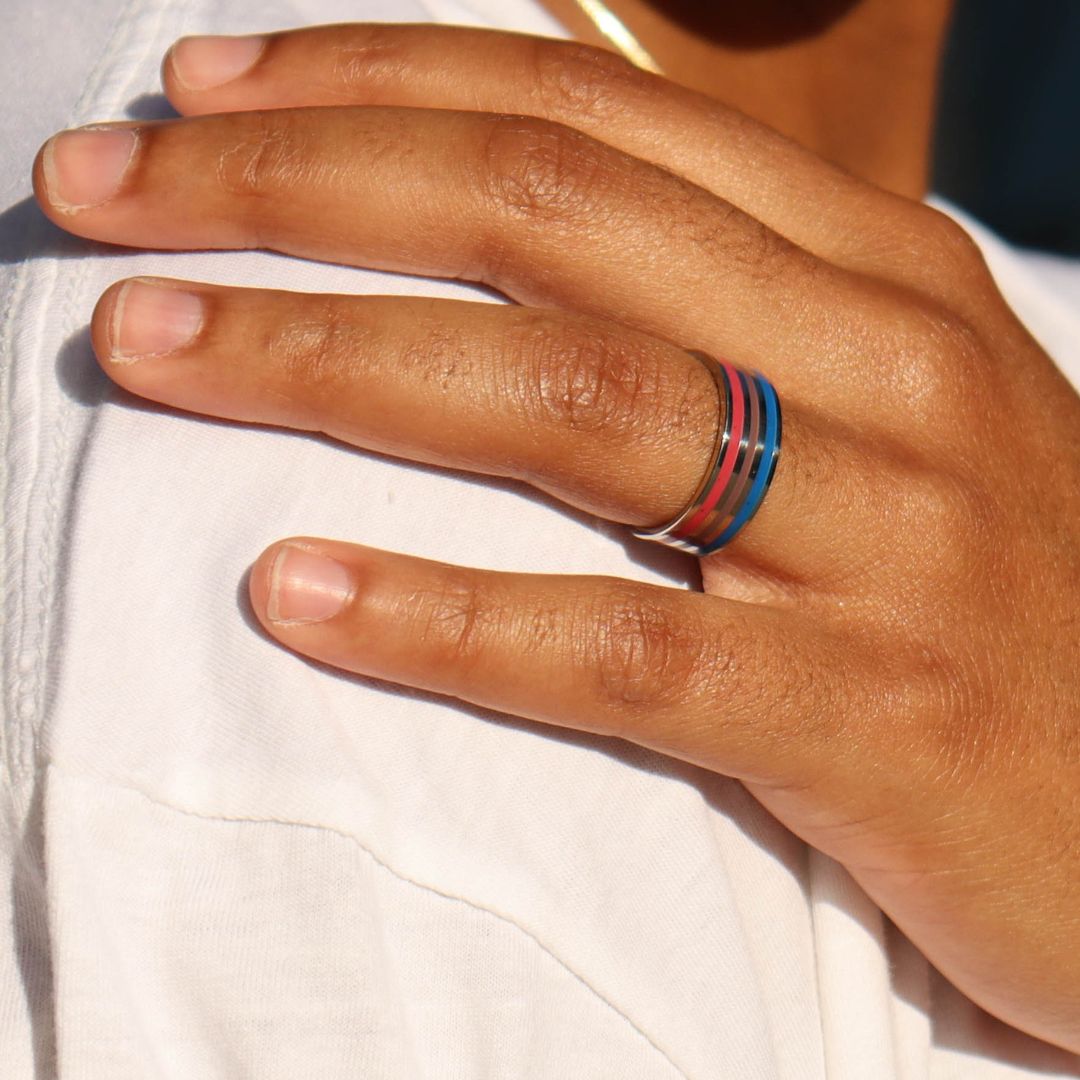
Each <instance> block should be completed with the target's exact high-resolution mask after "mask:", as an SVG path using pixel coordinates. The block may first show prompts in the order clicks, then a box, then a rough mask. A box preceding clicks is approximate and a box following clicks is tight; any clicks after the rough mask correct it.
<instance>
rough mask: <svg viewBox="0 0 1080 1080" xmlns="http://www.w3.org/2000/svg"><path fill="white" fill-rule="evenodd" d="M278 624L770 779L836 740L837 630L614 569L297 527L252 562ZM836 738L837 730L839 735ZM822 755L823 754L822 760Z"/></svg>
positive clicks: (489, 700)
mask: <svg viewBox="0 0 1080 1080" xmlns="http://www.w3.org/2000/svg"><path fill="white" fill-rule="evenodd" d="M250 595H251V601H252V604H253V606H254V609H255V612H256V614H257V616H258V618H259V620H260V621H261V622H262V624H263V626H264V627H265V628H266V630H267V631H268V632H269V633H270V634H271V635H272V636H273V637H274V638H275V639H277V640H278V641H279V642H281V643H282V644H283V645H285V646H287V647H289V648H291V649H294V650H295V651H297V652H299V653H302V654H304V655H307V656H310V657H312V658H314V659H317V660H320V661H322V662H324V663H328V664H331V665H333V666H335V667H339V668H343V669H345V670H347V671H352V672H356V673H358V674H362V675H370V676H374V677H376V678H380V679H386V680H389V681H391V682H396V683H402V684H405V685H409V686H415V687H419V688H422V689H425V690H430V691H434V692H436V693H441V694H447V695H451V696H454V697H457V698H460V699H462V700H465V701H469V702H472V703H473V704H477V705H481V706H484V707H488V708H493V709H498V710H500V711H504V712H509V713H513V714H515V715H518V716H522V717H526V718H529V719H532V720H539V721H543V722H545V723H550V724H555V725H558V726H560V727H571V728H577V729H579V730H582V731H590V732H594V733H597V734H601V735H611V736H618V737H621V738H624V739H628V740H630V741H632V742H636V743H638V744H640V745H642V746H647V747H649V748H650V749H654V750H657V751H660V752H661V753H665V754H668V755H670V756H673V757H678V758H682V759H683V760H686V761H689V762H692V763H694V764H697V765H701V766H704V767H706V768H708V769H711V770H714V771H717V772H722V773H726V774H727V775H730V776H736V777H738V778H740V779H744V780H752V781H755V782H759V783H763V784H769V785H772V784H781V785H782V784H785V783H788V782H790V781H791V779H792V777H802V778H805V777H806V776H807V774H808V771H809V772H816V771H817V769H816V768H815V766H816V765H820V764H821V763H822V760H823V758H822V755H826V754H831V755H833V756H835V740H834V739H833V738H831V737H830V733H829V732H825V731H823V730H822V729H821V723H815V722H811V721H810V718H824V717H828V718H829V720H828V722H829V724H830V725H831V726H832V727H833V728H835V726H836V725H837V724H839V723H840V722H841V721H840V720H839V719H838V717H839V716H840V715H841V712H840V710H839V709H837V708H833V707H830V704H829V703H828V702H826V701H824V700H821V698H822V697H823V689H822V688H823V687H824V686H826V685H828V684H829V683H831V682H832V680H827V679H819V678H813V677H807V673H808V672H810V671H811V670H813V668H815V667H816V668H819V669H820V668H821V667H822V666H823V665H825V664H826V663H828V665H829V666H834V665H835V660H834V659H829V658H828V649H829V646H828V644H827V643H828V642H829V641H830V635H829V634H827V633H826V632H824V631H823V630H822V629H821V628H820V627H818V626H816V625H814V626H811V625H810V616H809V614H808V613H804V612H803V611H791V610H790V609H785V610H782V611H781V610H779V609H773V608H770V607H766V606H763V605H756V604H746V603H741V602H738V601H733V600H728V599H725V598H721V597H718V596H710V595H706V594H703V593H697V592H689V591H683V590H679V589H668V588H664V587H661V586H657V585H651V584H645V583H641V582H633V581H628V580H624V579H621V578H616V577H604V576H589V575H566V576H564V575H555V574H515V573H507V572H503V571H492V570H479V569H473V568H469V567H463V566H453V565H449V564H447V563H441V562H436V561H432V560H428V559H420V558H416V557H413V556H407V555H401V554H396V553H393V552H388V551H382V550H378V549H375V548H370V547H365V546H361V545H358V544H350V543H345V542H342V541H335V540H326V539H315V538H311V537H294V538H291V539H289V540H287V541H283V542H279V543H277V544H274V545H272V546H271V547H269V548H268V549H267V550H266V551H264V552H263V553H262V554H261V555H260V556H259V558H258V559H257V560H256V562H255V564H254V566H253V568H252V573H251V579H250ZM831 734H832V735H835V730H834V731H833V732H832V733H831ZM815 759H817V760H815Z"/></svg>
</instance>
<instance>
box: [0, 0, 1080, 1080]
mask: <svg viewBox="0 0 1080 1080" xmlns="http://www.w3.org/2000/svg"><path fill="white" fill-rule="evenodd" d="M72 10H73V9H72V8H71V6H70V5H66V4H64V3H63V2H62V0H17V2H16V4H15V5H14V10H11V9H10V7H9V8H8V9H6V11H5V14H6V22H7V25H6V30H7V34H6V36H5V37H4V38H2V39H0V61H2V63H0V72H2V74H0V80H2V85H3V87H4V89H5V91H6V95H5V101H6V103H7V107H6V109H5V117H6V119H5V121H4V124H5V127H4V129H3V154H2V160H0V191H2V193H3V197H4V200H5V201H4V203H3V205H4V206H6V207H7V209H6V210H4V212H3V214H2V215H0V242H2V245H3V247H2V250H0V254H2V256H3V258H2V266H0V300H2V309H0V310H2V316H0V318H2V323H0V380H2V382H0V390H2V393H3V398H2V403H0V415H2V416H3V423H4V430H3V437H4V455H5V456H4V472H3V478H2V485H3V486H2V496H3V514H4V528H3V543H4V548H3V553H2V554H3V571H4V574H5V582H4V609H3V619H4V622H3V636H2V646H3V695H4V696H3V710H4V712H3V717H4V722H3V725H2V728H0V737H2V740H3V743H2V747H0V749H2V759H0V760H2V764H3V768H4V770H5V780H6V783H4V785H3V788H2V792H3V794H2V800H3V807H4V813H3V815H2V817H0V822H2V829H0V871H2V873H3V882H2V887H0V911H2V912H3V918H4V922H5V931H4V934H3V935H2V937H0V1077H2V1078H3V1080H23V1078H29V1077H34V1078H36V1080H44V1078H48V1077H52V1076H54V1075H60V1076H62V1077H64V1078H65V1080H82V1078H92V1080H104V1078H108V1080H127V1078H139V1080H144V1078H169V1080H204V1078H205V1080H211V1078H215V1080H216V1078H229V1080H238V1078H242V1077H259V1078H261V1080H276V1078H296V1077H304V1078H308V1077H317V1078H319V1080H334V1078H339V1077H340V1078H344V1077H364V1078H384V1077H385V1078H394V1080H402V1078H405V1080H429V1078H444V1077H445V1078H454V1080H466V1078H498V1080H507V1078H514V1077H521V1078H530V1080H537V1078H560V1080H563V1078H567V1077H572V1078H593V1077H599V1078H618V1080H636V1078H642V1080H645V1078H648V1080H654V1078H665V1080H666V1078H678V1077H681V1078H684V1080H686V1078H693V1080H706V1078H713V1077H738V1078H773V1077H780V1078H808V1077H809V1078H813V1077H826V1076H827V1077H830V1078H837V1080H845V1078H852V1080H855V1078H857V1080H864V1078H874V1080H889V1078H894V1077H895V1078H904V1080H911V1078H921V1077H933V1078H936V1080H947V1078H954V1077H955V1078H965V1080H966V1078H971V1077H977V1078H983V1077H986V1078H990V1077H1014V1076H1039V1077H1048V1076H1071V1075H1076V1072H1077V1071H1078V1067H1080V1063H1078V1061H1077V1059H1076V1058H1075V1057H1072V1056H1070V1055H1067V1054H1064V1053H1061V1052H1059V1051H1056V1050H1054V1049H1052V1048H1050V1047H1048V1046H1046V1045H1045V1044H1042V1043H1039V1042H1036V1041H1035V1040H1032V1039H1029V1038H1027V1037H1025V1036H1022V1035H1020V1034H1018V1033H1017V1032H1015V1031H1013V1030H1011V1029H1008V1028H1006V1027H1005V1026H1004V1025H1001V1024H999V1023H998V1022H996V1021H993V1020H991V1019H990V1018H988V1017H987V1016H986V1015H985V1014H983V1013H981V1012H980V1011H979V1010H977V1009H976V1008H974V1006H972V1005H971V1004H970V1003H969V1002H967V1001H966V999H964V998H963V997H962V996H961V995H960V994H958V993H957V992H956V991H955V990H953V989H952V988H951V987H950V986H949V985H948V984H947V983H945V982H944V981H943V980H942V979H941V978H940V977H939V976H938V975H937V974H936V973H935V972H934V971H933V969H932V968H930V967H929V966H928V965H927V963H926V962H925V960H924V959H923V958H922V957H921V955H920V954H919V953H918V952H917V951H916V950H915V949H914V948H913V947H912V946H911V945H910V944H909V943H908V942H907V941H906V940H905V939H904V938H903V937H902V936H901V935H900V934H899V933H897V932H896V930H895V929H894V928H893V927H892V926H891V924H890V923H889V922H888V921H887V920H886V919H884V918H883V917H882V915H881V913H880V912H879V911H878V910H877V909H876V908H875V907H874V906H873V905H872V904H871V903H870V902H869V901H868V900H867V898H866V897H865V896H864V894H863V893H862V892H861V891H860V890H859V889H858V888H857V887H856V886H855V885H854V883H853V882H852V880H851V879H850V877H849V876H848V875H847V874H846V873H845V872H844V871H843V870H842V869H841V868H840V867H839V866H837V865H836V864H835V863H833V862H832V861H831V860H829V859H827V858H824V857H822V856H820V855H818V854H817V853H815V852H813V851H811V850H808V849H807V847H806V845H805V844H803V843H802V842H801V841H799V840H798V839H796V838H795V837H794V836H793V835H792V834H790V833H789V832H787V831H786V830H785V829H784V828H782V827H781V826H780V825H778V824H777V823H776V822H775V821H774V820H773V819H772V818H770V817H769V815H768V814H766V813H765V812H763V811H762V810H761V809H759V808H758V806H757V804H756V803H755V802H754V801H753V800H752V799H750V798H749V796H748V795H747V794H746V793H745V791H744V789H743V788H742V787H741V786H740V785H739V784H737V783H735V782H732V781H730V780H727V779H725V778H722V777H719V776H715V775H711V774H709V773H707V772H705V771H703V770H700V769H696V768H693V767H691V766H687V765H684V764H681V763H678V762H674V761H671V760H668V759H666V758H664V757H662V756H660V755H657V754H654V753H651V752H649V751H646V750H643V749H640V748H637V747H635V746H632V745H629V744H624V743H618V742H613V741H606V740H603V739H599V738H594V737H590V736H587V735H581V734H576V733H574V732H570V731H561V730H554V729H550V728H545V727H543V726H542V725H538V724H531V723H526V722H522V721H516V720H511V719H508V718H504V717H500V716H496V715H493V714H485V713H483V712H482V711H480V710H477V709H471V708H466V707H461V706H458V705H455V704H453V703H452V702H449V701H446V700H440V699H436V698H434V697H431V696H427V695H424V694H418V693H413V692H409V691H403V690H399V689H397V688H395V687H391V686H387V685H379V684H376V683H374V682H371V681H367V680H363V679H358V678H352V677H349V676H347V675H344V674H341V673H338V672H335V671H332V670H329V669H327V668H324V667H320V666H318V665H316V664H314V663H309V662H305V661H304V660H302V659H300V658H298V657H297V656H295V655H294V654H292V653H290V652H288V651H286V650H284V649H282V648H280V647H279V646H277V645H276V644H274V643H273V642H272V641H270V640H269V639H268V638H267V637H265V636H264V635H263V634H262V633H261V632H260V631H259V630H258V629H257V627H256V626H255V624H254V623H253V620H252V618H251V617H250V615H249V614H248V612H247V610H246V584H245V572H246V570H247V568H248V566H249V564H250V562H251V561H252V560H253V558H254V557H255V556H256V555H257V554H258V552H259V551H261V550H262V548H263V547H264V546H265V545H266V544H268V543H269V542H271V541H272V540H274V539H277V538H280V537H283V536H287V535H291V534H298V533H305V534H313V535H324V536H329V537H339V538H344V539H354V540H356V541H359V542H363V543H368V544H373V545H376V546H382V547H387V548H391V549H396V550H402V551H410V552H414V553H416V554H419V555H424V556H429V557H432V558H438V559H444V560H448V561H456V562H462V563H467V564H472V565H477V566H487V567H495V568H505V569H514V570H529V571H551V572H558V571H570V572H579V573H580V572H585V573H608V574H621V575H624V576H627V577H633V578H637V579H640V580H643V581H656V582H662V583H666V584H671V585H675V586H681V587H688V586H689V583H688V582H687V581H686V580H685V579H684V578H683V577H682V576H681V575H683V574H684V572H685V568H684V560H683V559H682V557H681V556H675V555H671V556H670V557H669V555H668V553H666V552H664V551H660V550H657V551H655V552H654V551H652V550H651V549H650V551H649V552H647V553H642V552H641V551H639V550H637V548H638V547H641V546H642V545H624V543H622V542H621V541H622V537H623V532H622V530H620V529H617V528H614V527H607V526H605V525H604V524H597V523H595V522H593V521H590V520H588V519H587V518H585V517H583V516H580V515H577V514H574V513H570V512H566V511H565V510H562V509H560V508H558V507H557V506H555V505H554V504H553V503H552V502H551V501H550V500H546V499H542V498H539V497H536V496H535V495H533V494H530V493H529V492H528V491H527V490H526V489H525V488H524V487H518V486H512V485H506V484H502V483H491V482H488V481H486V480H485V479H483V478H479V477H468V476H463V475H456V474H452V473H449V472H445V471H439V470H435V469H428V468H423V467H418V466H412V465H410V464H407V463H404V462H401V461H396V460H391V459H389V458H381V457H378V456H376V455H371V454H365V453H361V452H353V451H350V450H348V449H347V448H344V447H343V446H341V445H340V444H331V443H330V442H329V441H325V440H321V439H319V438H316V437H313V436H308V435H303V434H295V433H290V432H285V431H277V430H270V429H266V428H257V427H248V426H244V425H240V424H230V423H223V422H216V421H213V420H210V419H204V418H199V417H196V416H193V415H190V414H184V413H181V412H179V411H175V410H170V409H167V408H161V407H157V406H155V405H153V404H151V403H149V402H146V401H144V400H142V399H138V398H135V397H134V396H132V395H128V394H125V393H124V392H123V391H121V390H119V389H118V388H117V387H116V386H115V385H114V384H112V383H111V382H110V381H109V380H108V379H107V378H106V377H105V376H104V375H103V374H102V373H101V372H100V371H99V369H98V367H97V365H96V363H95V361H94V360H93V358H92V355H91V353H90V348H89V344H88V339H87V334H86V325H87V321H88V319H89V315H90V312H91V310H92V308H93V305H94V302H95V300H96V298H97V297H98V295H100V293H101V292H102V290H103V289H104V288H105V287H106V286H107V285H108V284H109V283H110V282H112V281H114V280H116V279H117V278H119V277H122V276H126V275H129V274H135V273H157V274H168V275H177V276H186V277H191V278H196V279H203V280H209V281H218V282H223V283H236V284H250V285H267V286H273V287H278V288H289V289H296V290H303V291H340V292H347V291H353V292H358V293H365V292H378V293H388V292H391V293H392V292H396V293H402V294H415V293H423V294H430V295H439V296H453V297H464V298H471V299H477V300H491V299H492V298H491V296H490V294H489V293H487V292H485V291H483V290H480V289H476V288H472V287H470V286H467V285H461V284H454V283H448V282H440V281H433V280H429V279H424V278H413V277H409V276H405V275H393V274H384V273H376V272H371V271H367V270H351V269H345V268H341V267H332V266H325V265H316V264H309V263H305V262H303V261H300V260H295V259H288V258H284V257H281V256H275V255H271V254H266V253H254V252H247V253H197V254H188V253H184V254H164V253H148V252H140V251H129V250H123V249H117V248H112V247H108V246H105V245H93V244H88V243H85V242H83V241H79V240H76V239H73V238H71V237H69V236H67V235H65V234H63V233H62V232H61V231H60V230H58V229H56V228H54V227H52V226H51V225H50V224H48V222H46V221H45V220H44V219H43V218H42V217H41V216H40V214H39V213H38V211H37V210H36V209H35V207H34V206H33V204H32V202H31V200H30V199H29V168H30V162H31V159H32V156H33V153H34V151H35V150H36V148H37V147H38V145H40V143H41V142H42V141H43V140H44V139H45V138H46V137H47V136H48V135H49V134H51V133H52V132H54V131H56V130H58V129H60V128H62V127H66V126H71V125H74V124H79V123H84V122H88V121H91V120H96V119H108V118H117V117H122V116H125V115H127V116H141V117H152V116H162V115H168V112H167V110H166V109H165V107H164V106H163V103H162V99H160V97H158V96H157V94H158V82H157V72H158V64H159V62H160V57H161V55H162V53H163V52H164V50H165V48H166V47H167V46H168V45H169V44H170V43H171V42H172V41H173V40H174V39H175V38H176V37H177V36H179V35H180V34H183V33H190V32H196V31H213V30H218V31H225V32H241V31H254V30H260V29H271V28H282V27H286V26H299V25H303V24H306V23H316V22H334V21H344V20H349V19H373V20H392V21H402V20H423V21H427V20H443V21H457V22H475V23H477V24H481V25H485V24H486V25H497V26H502V27H506V28H508V29H519V30H529V31H533V32H539V33H547V34H552V35H560V36H565V31H563V30H562V29H561V28H560V27H559V25H558V24H557V23H556V22H555V21H554V20H552V19H551V18H550V17H549V16H547V15H546V14H544V13H543V12H542V11H541V10H540V9H539V8H538V7H537V6H535V5H534V4H533V3H532V0H424V2H420V0H358V2H357V0H352V2H344V0H269V2H261V3H255V2H254V0H230V2H229V3H227V4H219V3H212V2H211V0H128V2H126V3H117V4H106V3H103V2H98V3H91V4H88V5H80V6H79V7H78V15H77V17H75V16H74V15H73V14H72V13H71V12H72ZM969 226H970V227H971V228H972V229H973V231H974V232H975V234H976V236H977V237H978V239H979V241H980V242H981V243H982V244H983V246H984V248H985V250H986V252H987V255H988V257H989V258H990V260H991V263H992V265H993V267H994V269H995V272H996V273H997V275H998V277H999V279H1000V281H1001V283H1002V285H1003V287H1004V289H1005V290H1006V292H1007V293H1008V295H1009V297H1010V299H1011V300H1012V302H1013V303H1014V305H1015V306H1016V308H1017V310H1018V311H1019V312H1020V313H1021V315H1022V316H1023V317H1024V318H1025V319H1026V321H1027V322H1028V324H1029V325H1030V326H1031V328H1032V330H1033V331H1034V332H1035V333H1036V334H1037V335H1038V336H1040V337H1041V338H1042V340H1043V341H1044V342H1045V344H1046V345H1047V346H1048V347H1049V348H1051V350H1052V351H1053V352H1054V354H1055V356H1056V358H1057V359H1058V361H1059V362H1060V363H1061V364H1062V366H1063V367H1064V368H1065V369H1066V370H1067V371H1068V372H1069V374H1070V375H1071V377H1072V378H1073V379H1074V380H1078V379H1080V317H1078V314H1077V310H1076V305H1075V304H1072V305H1070V304H1069V303H1068V301H1067V299H1066V297H1067V296H1068V295H1069V292H1068V290H1065V291H1061V290H1060V289H1058V290H1057V291H1055V290H1054V289H1051V287H1050V286H1049V285H1046V284H1044V283H1043V281H1042V280H1041V279H1040V277H1039V276H1037V274H1035V273H1034V272H1033V271H1032V270H1031V269H1030V268H1029V266H1028V264H1027V262H1026V260H1025V258H1024V256H1022V255H1021V254H1018V253H1016V252H1014V251H1010V250H1008V249H1007V248H1006V247H1005V246H1003V245H1002V244H1001V243H999V242H998V241H996V240H994V239H993V238H992V237H991V236H989V235H988V234H987V233H986V232H985V231H984V230H982V229H980V228H978V227H976V226H974V225H973V224H971V223H969ZM1058 271H1059V273H1062V274H1065V273H1068V274H1071V275H1072V281H1073V282H1076V281H1077V280H1078V277H1077V274H1076V267H1075V265H1073V266H1070V267H1069V268H1068V270H1067V271H1062V270H1061V268H1058ZM1055 280H1057V279H1055ZM1061 280H1064V278H1062V279H1061ZM1073 295H1075V290H1074V291H1073ZM420 505H423V506H424V507H425V511H426V514H427V515H428V516H429V518H431V519H433V520H437V521H444V522H446V523H447V527H445V528H439V529H438V530H436V531H434V532H431V533H427V532H424V531H423V530H420V529H417V528H416V527H415V522H416V508H417V507H418V506H420Z"/></svg>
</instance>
